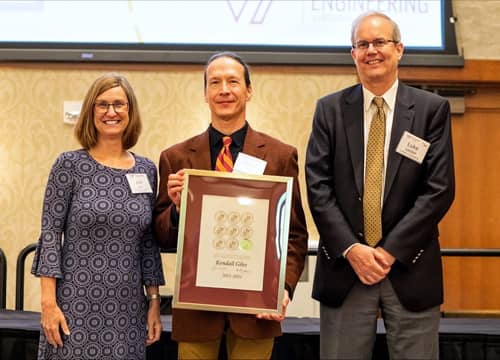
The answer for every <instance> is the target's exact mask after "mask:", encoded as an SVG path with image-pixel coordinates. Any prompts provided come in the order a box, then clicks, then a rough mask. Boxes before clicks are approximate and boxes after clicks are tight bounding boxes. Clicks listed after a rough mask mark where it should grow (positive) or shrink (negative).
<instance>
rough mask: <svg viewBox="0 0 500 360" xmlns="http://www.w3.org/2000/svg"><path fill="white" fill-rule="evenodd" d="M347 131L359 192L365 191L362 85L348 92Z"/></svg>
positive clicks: (345, 112) (345, 110)
mask: <svg viewBox="0 0 500 360" xmlns="http://www.w3.org/2000/svg"><path fill="white" fill-rule="evenodd" d="M343 115H344V119H345V122H344V124H345V131H346V136H347V143H348V146H349V152H350V154H351V161H352V167H353V170H354V180H355V182H356V187H357V188H358V193H359V194H362V193H363V173H364V169H363V164H364V137H363V92H362V91H361V85H359V86H356V87H355V88H354V89H353V91H352V92H351V93H349V94H347V96H346V98H345V104H344V114H343Z"/></svg>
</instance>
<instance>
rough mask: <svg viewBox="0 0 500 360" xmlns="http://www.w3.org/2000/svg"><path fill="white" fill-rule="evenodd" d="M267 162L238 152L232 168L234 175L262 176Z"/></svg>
mask: <svg viewBox="0 0 500 360" xmlns="http://www.w3.org/2000/svg"><path fill="white" fill-rule="evenodd" d="M266 165H267V161H264V160H262V159H259V158H256V157H255V156H251V155H247V154H245V153H242V152H240V153H239V154H238V157H237V158H236V162H235V163H234V166H233V172H234V173H241V174H252V175H262V174H264V169H265V168H266Z"/></svg>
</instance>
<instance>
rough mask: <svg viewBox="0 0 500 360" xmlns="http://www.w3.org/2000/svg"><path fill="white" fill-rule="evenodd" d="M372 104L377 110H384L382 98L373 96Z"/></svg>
mask: <svg viewBox="0 0 500 360" xmlns="http://www.w3.org/2000/svg"><path fill="white" fill-rule="evenodd" d="M373 103H374V104H375V105H376V106H377V108H379V109H380V108H382V109H383V108H384V98H383V97H379V96H375V97H374V98H373Z"/></svg>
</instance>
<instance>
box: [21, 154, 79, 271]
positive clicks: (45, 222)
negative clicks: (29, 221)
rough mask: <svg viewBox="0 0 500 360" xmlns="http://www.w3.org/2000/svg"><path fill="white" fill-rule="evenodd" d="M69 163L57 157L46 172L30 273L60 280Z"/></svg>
mask: <svg viewBox="0 0 500 360" xmlns="http://www.w3.org/2000/svg"><path fill="white" fill-rule="evenodd" d="M73 177H74V173H73V161H72V160H71V159H70V158H68V157H66V156H65V154H61V155H60V156H59V157H58V158H57V159H56V161H55V163H54V165H53V166H52V170H51V171H50V174H49V178H48V181H47V187H46V189H45V197H44V201H43V208H42V224H41V232H40V238H39V239H38V245H37V248H36V252H35V256H34V259H33V266H32V268H31V273H32V274H33V275H35V276H48V277H55V278H61V277H62V271H61V239H62V234H63V232H64V230H65V227H66V218H67V215H68V211H69V208H70V205H71V198H72V196H73Z"/></svg>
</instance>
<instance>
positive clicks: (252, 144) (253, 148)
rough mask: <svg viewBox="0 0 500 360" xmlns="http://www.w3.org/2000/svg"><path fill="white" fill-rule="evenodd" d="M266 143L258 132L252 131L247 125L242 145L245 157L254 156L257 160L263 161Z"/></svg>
mask: <svg viewBox="0 0 500 360" xmlns="http://www.w3.org/2000/svg"><path fill="white" fill-rule="evenodd" d="M266 150H267V149H266V143H265V140H264V139H263V138H262V136H260V135H259V133H258V132H256V131H254V130H253V129H252V128H251V127H250V125H248V129H247V134H246V136H245V143H244V144H243V152H244V153H245V154H247V155H251V156H255V157H256V158H259V159H264V158H265V156H266Z"/></svg>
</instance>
